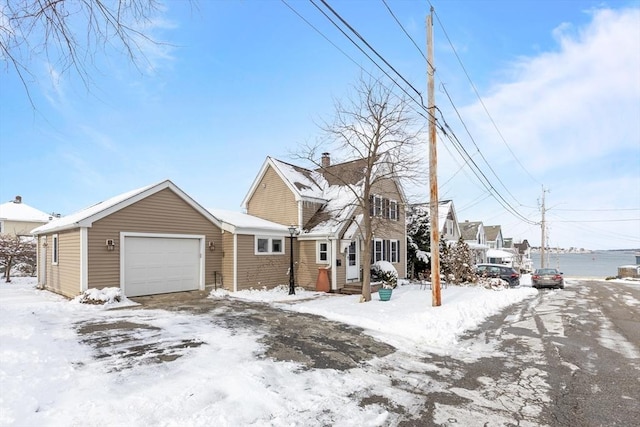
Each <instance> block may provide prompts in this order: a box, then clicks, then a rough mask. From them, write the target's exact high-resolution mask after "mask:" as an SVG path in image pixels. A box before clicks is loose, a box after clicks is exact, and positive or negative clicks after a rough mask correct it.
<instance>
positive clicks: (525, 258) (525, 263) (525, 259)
mask: <svg viewBox="0 0 640 427" xmlns="http://www.w3.org/2000/svg"><path fill="white" fill-rule="evenodd" d="M513 248H514V250H515V251H517V261H518V267H519V268H520V271H522V272H524V273H530V272H532V271H533V260H532V259H531V245H529V241H528V240H527V239H524V240H523V241H522V242H521V243H514V244H513Z"/></svg>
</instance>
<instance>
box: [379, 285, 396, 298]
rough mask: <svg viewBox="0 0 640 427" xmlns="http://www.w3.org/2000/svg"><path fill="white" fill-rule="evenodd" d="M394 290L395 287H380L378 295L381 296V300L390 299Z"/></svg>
mask: <svg viewBox="0 0 640 427" xmlns="http://www.w3.org/2000/svg"><path fill="white" fill-rule="evenodd" d="M392 292H393V289H386V288H380V290H378V296H379V297H380V301H389V299H390V298H391V293H392Z"/></svg>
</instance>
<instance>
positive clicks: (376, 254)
mask: <svg viewBox="0 0 640 427" xmlns="http://www.w3.org/2000/svg"><path fill="white" fill-rule="evenodd" d="M383 256H384V250H383V243H382V240H381V239H375V240H374V241H373V262H376V261H382V260H383V259H384V258H383Z"/></svg>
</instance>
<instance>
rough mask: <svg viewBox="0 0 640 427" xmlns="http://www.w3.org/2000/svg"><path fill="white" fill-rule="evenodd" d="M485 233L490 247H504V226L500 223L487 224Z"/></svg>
mask: <svg viewBox="0 0 640 427" xmlns="http://www.w3.org/2000/svg"><path fill="white" fill-rule="evenodd" d="M484 234H485V237H486V239H487V246H488V247H489V248H490V249H502V248H503V247H504V239H503V237H502V227H500V226H499V225H487V226H485V227H484Z"/></svg>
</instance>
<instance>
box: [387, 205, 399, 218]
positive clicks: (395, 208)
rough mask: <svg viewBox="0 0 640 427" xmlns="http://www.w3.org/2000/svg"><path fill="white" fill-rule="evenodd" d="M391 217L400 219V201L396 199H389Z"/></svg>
mask: <svg viewBox="0 0 640 427" xmlns="http://www.w3.org/2000/svg"><path fill="white" fill-rule="evenodd" d="M389 219H391V220H394V221H397V220H398V202H396V201H395V200H389Z"/></svg>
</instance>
